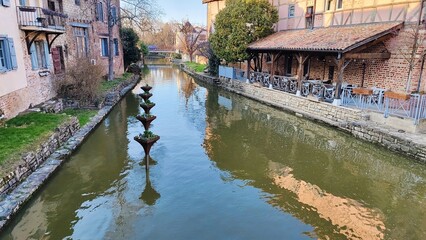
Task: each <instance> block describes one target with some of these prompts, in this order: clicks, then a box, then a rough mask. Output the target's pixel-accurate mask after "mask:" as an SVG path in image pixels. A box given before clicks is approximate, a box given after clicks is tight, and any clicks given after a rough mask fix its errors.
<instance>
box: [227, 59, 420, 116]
mask: <svg viewBox="0 0 426 240" xmlns="http://www.w3.org/2000/svg"><path fill="white" fill-rule="evenodd" d="M221 67H222V74H223V75H226V77H227V78H230V79H238V78H237V77H236V75H240V76H241V77H240V79H238V80H246V78H245V77H244V71H242V70H240V69H235V68H229V67H226V68H224V67H223V66H221ZM220 69H221V68H219V72H221V71H220ZM226 71H228V74H226ZM236 72H237V73H238V72H240V73H243V74H236ZM219 75H220V76H222V75H221V74H219ZM248 81H249V82H250V83H259V84H261V85H262V86H264V87H268V88H273V89H275V90H279V91H283V92H288V93H293V94H295V93H296V92H297V85H298V83H297V79H296V78H294V77H286V76H279V75H271V74H269V73H262V72H253V71H252V72H250V76H249V78H248ZM354 88H355V86H353V85H348V84H346V85H345V87H343V88H342V95H341V100H342V105H343V106H347V107H355V108H359V109H364V110H371V111H376V112H380V113H383V114H384V117H388V116H399V117H404V118H410V119H413V121H414V124H419V122H420V119H426V95H419V94H412V95H411V96H410V99H408V100H401V99H393V98H388V97H385V91H386V90H385V89H381V88H372V89H371V94H354V93H353V89H354ZM335 91H336V87H335V86H334V85H332V84H324V83H323V82H322V81H321V80H303V81H302V86H301V96H305V97H306V96H308V95H312V96H315V97H317V98H318V99H321V100H322V101H326V102H333V100H334V96H335Z"/></svg>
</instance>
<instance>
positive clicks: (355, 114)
mask: <svg viewBox="0 0 426 240" xmlns="http://www.w3.org/2000/svg"><path fill="white" fill-rule="evenodd" d="M183 70H184V71H185V72H186V73H188V74H189V75H191V76H193V77H195V78H197V79H199V80H201V81H203V82H207V83H210V84H216V85H218V86H220V87H221V88H223V89H225V90H227V91H230V92H234V93H237V94H240V95H242V96H245V97H248V98H251V99H253V100H256V101H259V102H262V103H264V104H267V105H270V106H273V107H276V108H279V109H282V110H285V111H288V112H292V113H294V114H296V115H297V116H299V117H305V118H308V119H311V120H315V121H320V122H324V123H327V124H329V125H331V126H334V127H337V128H339V129H341V130H343V131H345V132H349V133H351V134H352V135H353V136H355V137H357V138H360V139H363V140H365V141H368V142H371V143H375V144H379V145H381V146H384V147H386V148H388V149H390V150H392V151H395V152H398V153H400V154H404V155H407V156H409V157H412V158H414V159H417V160H418V161H421V162H423V163H426V137H425V134H420V133H407V132H403V131H402V132H401V131H398V129H394V128H390V127H387V126H384V125H381V124H378V123H375V122H373V121H370V116H369V115H368V113H365V112H363V111H361V110H358V109H352V108H346V107H342V106H334V105H332V104H329V103H325V102H319V101H318V100H316V99H310V98H305V97H298V96H295V95H293V94H290V93H286V92H282V91H278V90H274V89H269V88H265V87H262V86H260V85H257V84H248V83H245V82H242V81H238V80H229V79H217V78H214V77H210V76H206V75H204V74H198V73H194V72H192V71H190V70H189V69H187V68H183Z"/></svg>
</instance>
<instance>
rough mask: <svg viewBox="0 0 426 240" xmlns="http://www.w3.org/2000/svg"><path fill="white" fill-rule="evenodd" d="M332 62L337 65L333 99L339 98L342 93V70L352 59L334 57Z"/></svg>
mask: <svg viewBox="0 0 426 240" xmlns="http://www.w3.org/2000/svg"><path fill="white" fill-rule="evenodd" d="M334 62H335V63H336V65H337V81H336V91H335V93H334V99H337V100H339V99H340V97H341V94H342V90H341V89H342V83H343V72H344V70H345V68H346V67H347V66H348V65H349V63H350V62H352V59H350V60H346V59H345V58H344V57H341V58H340V59H339V58H335V59H334Z"/></svg>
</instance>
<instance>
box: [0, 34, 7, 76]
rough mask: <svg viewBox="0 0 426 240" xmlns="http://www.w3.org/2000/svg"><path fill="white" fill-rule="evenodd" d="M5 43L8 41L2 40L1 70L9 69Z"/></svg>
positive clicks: (0, 51) (0, 49)
mask: <svg viewBox="0 0 426 240" xmlns="http://www.w3.org/2000/svg"><path fill="white" fill-rule="evenodd" d="M5 45H6V41H4V40H0V71H5V70H6V69H7V64H6V51H5V48H6V46H5Z"/></svg>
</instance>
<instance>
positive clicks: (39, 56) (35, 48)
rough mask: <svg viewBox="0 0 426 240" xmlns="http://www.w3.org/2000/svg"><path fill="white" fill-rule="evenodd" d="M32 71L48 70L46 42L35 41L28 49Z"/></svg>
mask: <svg viewBox="0 0 426 240" xmlns="http://www.w3.org/2000/svg"><path fill="white" fill-rule="evenodd" d="M30 53H31V54H30V55H31V65H32V67H33V70H37V69H46V68H49V50H48V47H47V42H45V41H35V42H34V43H33V44H32V45H31V48H30Z"/></svg>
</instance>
